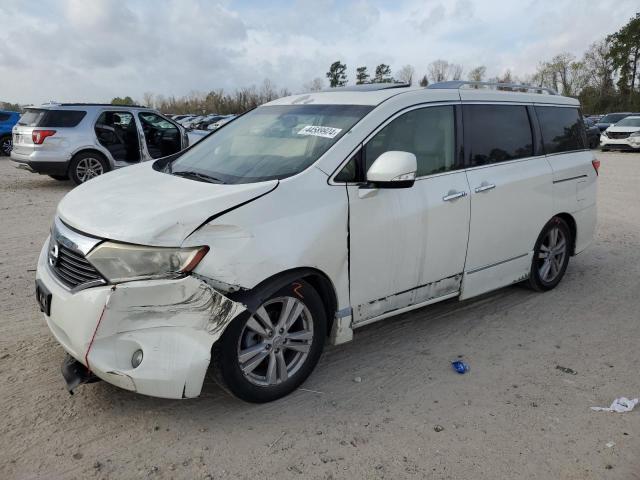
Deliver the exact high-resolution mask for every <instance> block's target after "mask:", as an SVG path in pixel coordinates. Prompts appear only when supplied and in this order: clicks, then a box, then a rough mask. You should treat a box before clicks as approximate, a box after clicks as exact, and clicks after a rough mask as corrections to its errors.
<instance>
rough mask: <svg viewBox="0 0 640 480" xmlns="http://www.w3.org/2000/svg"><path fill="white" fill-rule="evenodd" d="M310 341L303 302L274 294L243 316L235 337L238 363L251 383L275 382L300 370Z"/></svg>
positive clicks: (309, 322) (309, 318)
mask: <svg viewBox="0 0 640 480" xmlns="http://www.w3.org/2000/svg"><path fill="white" fill-rule="evenodd" d="M312 342H313V318H312V316H311V313H310V312H309V310H308V308H307V307H306V306H305V304H304V303H303V302H301V301H300V300H298V299H297V298H294V297H277V298H273V299H271V300H269V301H267V302H265V303H264V304H263V305H262V306H261V307H260V308H259V309H258V310H257V311H256V312H255V313H254V314H253V315H252V316H251V317H249V319H248V320H247V322H246V324H245V326H244V328H243V330H242V333H241V334H240V338H239V341H238V348H237V355H238V364H239V366H240V369H241V370H242V372H243V374H244V376H245V378H246V379H247V380H248V381H249V382H251V383H252V384H254V385H258V386H273V385H279V384H281V383H283V382H285V381H287V380H288V379H289V378H291V377H292V376H293V375H295V374H296V372H298V370H300V368H301V367H302V365H303V364H304V362H305V360H306V359H307V356H308V355H309V350H310V349H311V344H312Z"/></svg>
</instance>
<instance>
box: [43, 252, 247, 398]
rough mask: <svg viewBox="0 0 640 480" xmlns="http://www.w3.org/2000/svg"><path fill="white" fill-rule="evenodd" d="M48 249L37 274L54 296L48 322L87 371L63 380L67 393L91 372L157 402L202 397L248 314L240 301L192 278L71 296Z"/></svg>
mask: <svg viewBox="0 0 640 480" xmlns="http://www.w3.org/2000/svg"><path fill="white" fill-rule="evenodd" d="M47 245H48V240H47V242H46V243H45V247H44V248H43V249H42V252H41V254H40V258H39V260H38V269H37V273H36V278H37V279H39V280H40V281H41V282H42V283H43V284H44V286H45V287H46V288H47V289H48V290H49V292H50V293H51V295H52V299H51V312H50V316H47V315H45V320H46V322H47V326H48V327H49V329H50V330H51V333H52V334H53V336H54V337H55V338H56V340H57V341H58V343H60V345H62V347H63V348H64V349H65V350H66V351H67V353H69V355H71V356H72V357H73V358H74V359H75V360H77V361H78V362H79V363H80V364H82V365H84V366H85V367H87V371H85V370H83V369H82V368H81V367H79V366H78V365H75V366H74V367H73V369H72V372H71V374H69V375H68V376H69V378H66V376H65V379H66V380H67V386H68V387H69V388H71V386H72V385H73V384H74V383H76V382H77V384H76V385H75V386H77V385H79V384H80V383H87V382H86V381H83V380H84V379H85V377H86V375H88V373H89V372H90V373H91V374H93V375H95V376H96V377H98V378H100V379H102V380H104V381H106V382H109V383H111V384H113V385H115V386H117V387H120V388H123V389H126V390H130V391H134V392H138V393H142V394H145V395H151V396H155V397H163V398H185V397H197V396H198V395H199V394H200V390H201V389H202V384H203V382H204V378H205V374H206V371H207V369H208V367H209V363H210V360H211V347H212V346H213V344H214V343H215V342H216V341H217V340H218V339H219V338H220V336H221V335H222V333H223V332H224V330H225V328H226V327H227V326H228V325H229V323H231V321H233V319H234V318H236V316H237V315H239V314H240V313H242V312H243V311H244V310H245V308H244V306H243V305H242V304H239V303H236V302H233V301H231V300H229V299H228V298H226V297H225V296H224V295H222V294H221V293H219V292H217V291H216V290H214V289H213V288H211V287H210V286H209V285H207V284H206V283H204V282H202V281H201V280H198V279H196V278H194V277H186V278H182V279H176V280H148V281H135V282H129V283H124V284H118V285H105V286H100V287H92V288H87V289H84V290H80V291H78V292H75V293H71V292H70V291H69V290H68V289H66V288H65V287H63V286H62V285H61V284H60V283H59V282H58V281H57V279H56V278H55V277H54V275H53V273H52V272H51V270H50V268H49V267H48V264H47V252H48V248H47ZM137 350H142V352H143V359H142V363H140V364H139V366H137V367H136V368H134V367H133V366H132V364H131V358H132V356H133V353H134V352H136V351H137ZM71 363H73V362H71ZM76 367H77V368H76ZM74 372H75V373H74ZM67 373H69V372H67Z"/></svg>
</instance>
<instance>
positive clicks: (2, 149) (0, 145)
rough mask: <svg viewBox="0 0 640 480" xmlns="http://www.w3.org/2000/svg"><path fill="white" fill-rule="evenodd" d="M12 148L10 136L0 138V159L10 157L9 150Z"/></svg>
mask: <svg viewBox="0 0 640 480" xmlns="http://www.w3.org/2000/svg"><path fill="white" fill-rule="evenodd" d="M12 148H13V139H12V138H11V135H5V136H4V137H0V157H8V156H9V155H11V149H12Z"/></svg>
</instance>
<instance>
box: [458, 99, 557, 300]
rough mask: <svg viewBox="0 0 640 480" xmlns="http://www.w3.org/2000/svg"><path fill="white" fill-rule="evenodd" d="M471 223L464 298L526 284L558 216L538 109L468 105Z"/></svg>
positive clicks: (466, 127) (465, 118)
mask: <svg viewBox="0 0 640 480" xmlns="http://www.w3.org/2000/svg"><path fill="white" fill-rule="evenodd" d="M463 121H464V148H465V153H466V156H467V163H468V169H467V177H468V180H469V186H470V188H471V212H472V213H471V223H470V231H469V248H468V252H467V261H466V265H465V278H464V282H463V288H462V295H461V298H469V297H472V296H474V295H479V294H481V293H484V292H487V291H489V290H493V289H496V288H499V287H502V286H505V285H509V284H511V283H514V282H518V281H520V280H524V279H525V278H526V277H527V275H528V273H529V269H530V266H531V255H532V251H533V247H534V244H535V242H536V240H537V238H538V235H539V234H540V231H541V230H542V227H543V226H544V225H545V224H546V222H547V221H548V220H549V219H550V218H551V214H552V210H553V196H552V186H553V179H552V171H551V167H550V165H549V162H548V161H547V159H546V158H545V157H544V156H543V155H542V151H541V149H540V147H539V141H540V135H539V134H538V133H537V129H536V128H535V125H536V123H535V117H534V114H533V110H532V107H527V106H526V105H505V104H502V105H497V104H486V105H482V104H467V105H463Z"/></svg>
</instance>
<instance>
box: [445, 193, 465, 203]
mask: <svg viewBox="0 0 640 480" xmlns="http://www.w3.org/2000/svg"><path fill="white" fill-rule="evenodd" d="M466 196H467V192H456V191H454V190H451V191H449V193H447V194H446V195H445V196H444V197H442V200H444V201H445V202H451V201H453V200H456V199H457V198H462V197H466Z"/></svg>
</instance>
